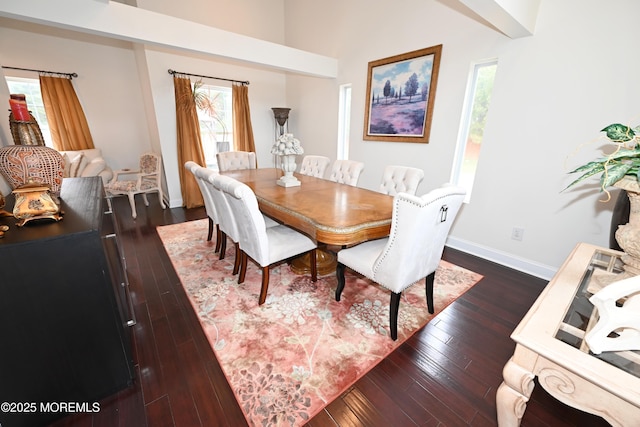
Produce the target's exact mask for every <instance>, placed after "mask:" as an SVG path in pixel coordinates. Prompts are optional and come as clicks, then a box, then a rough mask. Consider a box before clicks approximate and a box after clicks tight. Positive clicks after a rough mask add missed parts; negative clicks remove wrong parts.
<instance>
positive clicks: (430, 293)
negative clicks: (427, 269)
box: [425, 271, 436, 314]
mask: <svg viewBox="0 0 640 427" xmlns="http://www.w3.org/2000/svg"><path fill="white" fill-rule="evenodd" d="M435 278H436V272H435V271H434V272H433V273H431V274H430V275H428V276H427V278H426V279H425V282H426V285H427V309H429V313H431V314H433V312H434V311H435V310H434V307H433V282H434V280H435Z"/></svg>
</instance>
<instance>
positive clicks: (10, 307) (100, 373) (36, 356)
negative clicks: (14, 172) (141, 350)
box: [0, 177, 135, 427]
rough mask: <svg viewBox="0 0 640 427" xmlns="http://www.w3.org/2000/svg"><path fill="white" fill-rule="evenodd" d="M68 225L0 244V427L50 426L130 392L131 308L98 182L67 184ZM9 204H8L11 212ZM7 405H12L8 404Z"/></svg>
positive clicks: (41, 228)
mask: <svg viewBox="0 0 640 427" xmlns="http://www.w3.org/2000/svg"><path fill="white" fill-rule="evenodd" d="M61 200H62V202H61V210H62V211H63V213H64V218H63V220H62V221H59V222H54V221H50V220H36V221H32V222H30V223H28V224H26V225H25V226H23V227H20V228H18V227H16V225H15V223H16V220H15V219H14V218H11V217H9V218H0V224H5V225H8V226H9V227H10V229H9V230H8V231H7V232H6V233H5V234H4V237H3V238H2V239H0V336H1V339H2V344H1V347H0V348H1V349H0V404H1V405H3V407H0V425H2V426H3V427H18V426H39V425H46V424H48V423H50V422H51V421H53V420H55V419H56V418H60V417H62V416H65V415H66V413H65V412H64V411H62V409H64V405H67V404H68V403H71V405H72V409H71V411H72V412H73V411H78V412H88V411H96V410H99V403H98V400H100V399H102V398H104V397H107V396H109V395H111V394H113V393H115V392H117V391H119V390H121V389H123V388H126V387H128V386H130V385H131V384H132V381H133V372H134V370H133V359H132V352H131V332H130V330H129V326H131V325H133V324H134V323H135V321H134V320H133V319H132V318H131V315H132V314H133V313H132V310H131V300H130V299H129V295H128V281H127V278H126V268H125V265H124V257H123V255H122V251H121V249H120V247H119V245H118V235H117V221H116V220H115V217H114V215H113V213H112V212H111V209H110V205H109V204H108V203H107V200H106V199H105V198H104V191H103V187H102V180H101V178H99V177H93V178H65V179H64V181H63V184H62V190H61ZM12 208H13V197H12V196H8V197H7V206H6V210H8V211H9V212H11V210H12ZM4 402H7V403H8V404H10V405H12V406H7V404H5V403H4Z"/></svg>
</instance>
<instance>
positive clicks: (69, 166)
mask: <svg viewBox="0 0 640 427" xmlns="http://www.w3.org/2000/svg"><path fill="white" fill-rule="evenodd" d="M60 154H62V157H63V159H64V162H65V168H64V173H65V175H64V176H65V177H67V178H69V177H87V176H99V177H100V178H102V183H103V184H104V185H105V186H106V185H107V184H108V183H109V181H111V179H112V178H113V170H112V169H111V168H110V167H109V166H108V165H107V162H106V161H105V159H104V158H103V157H102V151H101V150H100V149H99V148H88V149H85V150H75V151H60Z"/></svg>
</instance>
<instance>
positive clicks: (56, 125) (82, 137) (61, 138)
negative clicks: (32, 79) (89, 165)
mask: <svg viewBox="0 0 640 427" xmlns="http://www.w3.org/2000/svg"><path fill="white" fill-rule="evenodd" d="M40 91H41V92H42V100H43V101H44V110H45V113H46V114H47V122H49V130H50V131H51V138H52V140H53V147H54V148H55V149H56V150H59V151H65V150H84V149H87V148H94V146H93V138H91V132H90V131H89V125H88V124H87V118H86V117H85V116H84V112H83V111H82V106H81V105H80V101H78V97H77V96H76V91H75V90H74V89H73V85H72V84H71V79H69V78H66V77H51V76H40Z"/></svg>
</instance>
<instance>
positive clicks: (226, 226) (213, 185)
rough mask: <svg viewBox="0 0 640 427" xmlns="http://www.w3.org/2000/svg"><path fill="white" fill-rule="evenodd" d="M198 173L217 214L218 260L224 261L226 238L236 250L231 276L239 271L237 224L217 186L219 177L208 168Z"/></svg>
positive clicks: (222, 193) (225, 198)
mask: <svg viewBox="0 0 640 427" xmlns="http://www.w3.org/2000/svg"><path fill="white" fill-rule="evenodd" d="M198 173H199V174H200V175H201V176H202V179H203V183H204V185H205V186H206V187H207V189H208V190H209V193H210V194H211V200H212V201H213V205H214V206H215V209H216V213H217V214H218V228H219V229H220V236H219V238H220V248H219V250H220V254H219V256H218V259H221V260H222V259H224V258H225V256H226V252H227V237H228V238H229V239H231V241H232V242H233V244H234V245H235V248H236V258H235V262H234V263H233V274H237V273H238V271H239V269H240V248H239V243H238V242H239V239H240V237H239V236H240V235H239V232H238V224H237V223H236V218H235V216H234V215H233V212H231V207H230V206H229V202H228V201H227V197H226V196H225V194H224V192H223V191H222V190H221V189H220V186H219V185H218V184H217V179H218V178H219V177H220V174H218V173H217V172H216V171H213V170H211V169H208V168H203V169H202V170H199V171H198Z"/></svg>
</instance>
